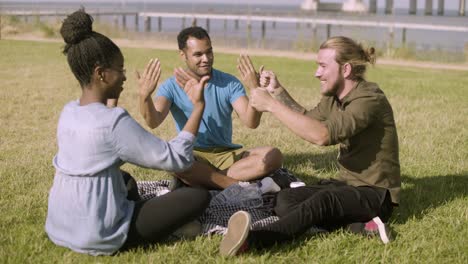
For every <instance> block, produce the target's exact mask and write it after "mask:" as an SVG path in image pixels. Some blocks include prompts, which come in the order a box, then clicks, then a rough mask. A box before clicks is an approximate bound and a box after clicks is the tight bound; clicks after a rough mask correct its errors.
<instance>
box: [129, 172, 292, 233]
mask: <svg viewBox="0 0 468 264" xmlns="http://www.w3.org/2000/svg"><path fill="white" fill-rule="evenodd" d="M273 174H274V175H271V176H273V177H276V178H278V177H280V178H281V179H282V180H283V182H284V181H286V182H288V181H290V182H294V181H298V179H297V178H296V177H295V176H294V175H292V174H291V173H290V172H289V171H288V170H287V169H284V168H281V169H279V170H277V171H275V172H274V173H273ZM169 183H170V181H169V180H159V181H139V182H137V184H138V192H139V194H140V196H141V198H142V199H144V200H146V199H151V198H153V197H157V196H160V195H164V194H166V193H168V192H169ZM221 192H222V191H216V190H212V191H210V194H211V196H212V197H213V198H214V197H216V195H221ZM275 196H276V195H275V194H268V193H267V194H263V195H262V197H261V199H262V203H261V204H262V205H261V206H256V207H249V206H243V205H240V204H216V203H210V205H209V206H208V207H207V209H206V210H205V212H204V213H203V214H202V215H201V216H200V218H199V221H200V222H201V224H202V232H203V234H206V235H209V234H213V233H216V234H223V235H224V234H225V233H226V232H227V224H228V221H229V218H230V217H231V216H232V215H233V214H234V213H235V212H237V211H240V210H243V211H246V212H249V213H250V215H251V217H252V226H251V229H252V230H256V229H261V227H263V226H266V225H268V224H271V223H273V222H275V221H277V220H278V219H279V218H278V216H276V215H275V214H274V212H273V207H274V200H275Z"/></svg>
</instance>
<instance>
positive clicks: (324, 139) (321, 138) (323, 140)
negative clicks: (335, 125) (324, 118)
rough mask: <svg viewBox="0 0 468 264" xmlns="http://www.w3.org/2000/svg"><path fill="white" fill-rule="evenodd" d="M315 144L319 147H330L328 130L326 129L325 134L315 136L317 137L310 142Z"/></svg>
mask: <svg viewBox="0 0 468 264" xmlns="http://www.w3.org/2000/svg"><path fill="white" fill-rule="evenodd" d="M310 141H311V142H312V143H313V144H315V145H318V146H328V145H330V137H329V134H328V130H327V129H325V130H324V131H323V132H321V133H319V134H318V135H315V137H314V138H313V139H312V140H310Z"/></svg>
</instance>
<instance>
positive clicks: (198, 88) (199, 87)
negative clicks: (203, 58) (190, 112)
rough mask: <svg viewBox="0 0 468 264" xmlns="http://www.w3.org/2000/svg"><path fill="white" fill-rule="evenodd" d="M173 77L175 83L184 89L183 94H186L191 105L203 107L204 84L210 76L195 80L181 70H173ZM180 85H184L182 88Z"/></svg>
mask: <svg viewBox="0 0 468 264" xmlns="http://www.w3.org/2000/svg"><path fill="white" fill-rule="evenodd" d="M174 75H175V77H176V81H177V83H178V84H179V86H181V87H182V88H183V89H184V92H185V93H186V94H187V96H188V97H189V99H190V101H191V102H192V104H193V105H194V106H197V105H204V103H205V97H204V89H205V85H206V82H207V81H208V80H209V79H210V76H208V75H206V76H203V77H202V78H201V79H200V80H197V79H195V78H194V77H192V76H191V75H190V74H188V73H187V72H186V71H185V70H184V69H182V68H175V69H174ZM181 84H184V85H183V86H182V85H181Z"/></svg>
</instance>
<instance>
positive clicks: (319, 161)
mask: <svg viewBox="0 0 468 264" xmlns="http://www.w3.org/2000/svg"><path fill="white" fill-rule="evenodd" d="M283 155H284V167H285V168H287V169H288V170H289V171H291V173H293V174H294V175H295V176H297V177H298V178H300V179H301V180H303V181H305V182H306V183H307V184H314V183H316V182H317V181H318V180H319V178H318V177H317V174H318V173H324V174H332V173H333V172H336V171H337V170H338V169H337V167H338V165H337V160H336V157H337V156H338V150H336V149H335V150H329V151H327V152H323V153H299V154H291V153H286V154H283ZM308 166H309V167H312V168H313V171H310V172H299V171H297V168H298V167H299V168H300V167H308Z"/></svg>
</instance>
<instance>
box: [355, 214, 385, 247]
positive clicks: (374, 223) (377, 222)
mask: <svg viewBox="0 0 468 264" xmlns="http://www.w3.org/2000/svg"><path fill="white" fill-rule="evenodd" d="M348 229H349V230H350V231H351V232H353V233H359V234H364V235H367V236H377V235H378V236H379V237H380V240H382V242H383V243H384V244H387V243H389V242H390V238H391V237H390V229H389V228H388V226H387V225H386V224H385V223H384V222H382V220H381V219H380V217H378V216H376V217H374V218H372V220H370V221H369V222H366V223H353V224H350V225H349V226H348Z"/></svg>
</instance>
